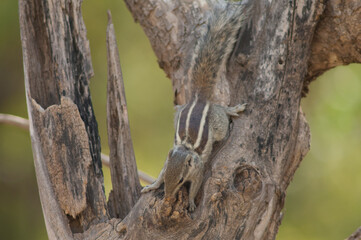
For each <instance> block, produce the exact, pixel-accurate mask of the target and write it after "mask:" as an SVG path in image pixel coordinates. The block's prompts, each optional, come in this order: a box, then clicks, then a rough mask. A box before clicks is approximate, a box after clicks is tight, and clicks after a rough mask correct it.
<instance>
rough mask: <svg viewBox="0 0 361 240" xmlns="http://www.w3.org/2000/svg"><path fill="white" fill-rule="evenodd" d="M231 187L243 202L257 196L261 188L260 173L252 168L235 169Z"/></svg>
mask: <svg viewBox="0 0 361 240" xmlns="http://www.w3.org/2000/svg"><path fill="white" fill-rule="evenodd" d="M233 185H234V187H235V189H236V190H237V191H238V192H239V193H241V194H242V196H243V197H244V198H245V200H251V199H254V198H256V197H257V196H259V195H260V193H261V190H262V187H263V183H262V179H261V176H260V173H259V172H258V170H257V169H256V168H254V167H252V166H242V167H239V168H237V169H236V170H235V172H234V179H233Z"/></svg>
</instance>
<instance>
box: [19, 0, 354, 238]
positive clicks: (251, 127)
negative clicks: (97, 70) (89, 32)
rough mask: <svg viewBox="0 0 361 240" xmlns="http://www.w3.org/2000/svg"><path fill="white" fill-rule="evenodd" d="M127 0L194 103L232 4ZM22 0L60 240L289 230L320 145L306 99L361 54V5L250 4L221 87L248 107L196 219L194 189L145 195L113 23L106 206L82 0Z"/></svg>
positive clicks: (36, 146) (40, 140)
mask: <svg viewBox="0 0 361 240" xmlns="http://www.w3.org/2000/svg"><path fill="white" fill-rule="evenodd" d="M125 2H126V3H127V6H128V8H129V9H130V11H131V12H132V14H133V16H134V18H135V19H136V21H139V23H140V24H141V25H142V27H143V28H144V31H145V33H146V35H147V36H148V38H149V40H150V42H151V45H152V47H153V49H154V51H155V54H156V55H157V57H158V61H159V65H160V67H162V68H163V69H164V71H165V72H166V74H167V75H168V76H169V77H170V78H171V79H172V83H173V91H174V99H175V103H177V104H182V103H184V102H185V101H186V99H187V98H188V97H189V95H190V83H189V82H188V81H187V78H186V77H185V75H186V74H185V73H186V70H187V68H188V67H189V62H190V58H191V53H192V52H193V50H194V47H195V43H196V40H197V39H198V38H199V37H200V36H201V34H202V32H204V30H205V28H206V24H205V23H206V22H207V17H208V16H209V15H210V14H212V9H214V8H224V7H226V5H227V4H230V3H226V2H224V1H216V0H214V1H212V0H208V1H205V0H194V1H193V0H192V1H188V0H186V1H170V0H144V1H137V0H125ZM19 3H20V4H19V8H20V23H21V35H22V45H23V53H24V68H25V82H26V94H27V100H28V109H29V118H30V123H31V137H32V145H33V151H34V161H35V167H36V171H37V172H36V173H37V178H38V184H39V191H40V196H41V201H42V206H43V211H44V217H45V221H46V224H47V231H48V235H49V238H50V239H59V238H61V239H71V238H75V239H171V238H173V239H274V238H275V236H276V233H277V230H278V227H279V225H280V223H281V219H282V213H281V210H282V208H283V205H284V200H285V195H286V189H287V187H288V185H289V183H290V181H291V180H292V177H293V175H294V173H295V171H296V169H297V167H298V166H299V164H300V162H301V161H302V159H303V157H304V156H305V155H306V153H307V152H308V150H309V141H310V133H309V128H308V125H307V122H306V120H305V118H304V115H303V113H302V110H301V108H300V101H301V97H302V95H303V94H304V93H305V92H306V88H307V85H308V83H309V81H310V80H312V79H314V78H315V77H316V76H318V75H319V74H321V73H322V72H323V71H326V70H327V69H329V68H331V67H334V66H337V65H342V64H348V63H351V62H361V59H360V49H361V48H360V41H359V40H360V32H361V30H360V29H361V23H360V22H359V21H358V19H361V12H360V9H361V8H360V3H359V1H356V0H354V1H352V0H343V1H341V0H339V1H338V0H329V1H321V0H316V1H314V0H298V1H266V0H257V1H243V2H242V4H245V5H246V6H245V9H247V12H245V14H247V15H248V21H247V26H246V27H245V28H244V29H243V31H241V32H240V33H239V36H238V42H237V44H236V46H235V47H234V49H233V52H232V56H231V57H230V59H229V60H228V65H227V67H228V68H227V69H228V71H227V78H226V80H225V82H223V83H222V84H218V85H217V87H220V89H219V91H221V92H223V93H224V92H227V93H229V96H226V97H227V99H224V96H222V95H220V97H219V99H218V101H219V102H229V103H230V104H231V105H235V104H238V103H243V102H247V103H248V105H247V109H246V111H245V113H244V114H242V115H241V117H239V118H237V119H235V120H234V121H233V129H232V131H231V133H230V136H229V138H228V139H227V140H226V143H225V144H224V145H223V146H221V147H219V148H218V149H217V152H215V153H214V157H213V158H212V159H211V160H210V163H209V164H208V165H207V169H206V172H205V175H204V180H203V185H202V187H201V190H200V191H199V193H198V196H197V198H196V205H197V208H196V210H195V212H194V213H192V214H190V213H189V212H188V211H187V210H186V209H187V202H188V201H187V189H186V188H182V189H181V191H180V192H179V193H178V197H177V199H176V201H175V202H174V203H170V202H166V201H164V199H163V190H162V189H160V190H157V191H155V192H151V193H148V194H144V195H142V196H141V197H140V199H139V200H138V202H136V200H137V198H138V196H139V182H138V180H137V176H136V166H135V162H134V154H133V150H132V145H131V140H130V133H129V128H128V122H127V116H126V105H125V97H124V92H123V90H122V86H121V85H122V84H121V72H120V66H119V62H118V55H117V49H116V47H115V38H114V32H113V30H112V26H111V25H110V27H109V29H111V30H109V31H108V44H109V50H108V51H109V52H108V62H109V78H110V80H109V86H114V87H110V88H112V89H110V90H109V91H108V94H109V96H108V97H109V99H111V100H109V103H110V104H109V105H108V110H109V111H108V127H109V129H108V131H109V139H110V141H109V142H110V148H111V159H113V160H111V161H112V163H111V166H110V167H111V171H112V181H113V187H114V188H115V189H114V192H113V194H112V196H111V197H110V198H111V203H110V204H109V205H108V206H106V202H105V197H104V193H103V190H102V180H103V179H102V174H101V168H100V145H99V137H98V133H97V127H96V121H95V117H94V114H93V111H92V108H91V101H90V94H89V89H88V80H89V78H90V76H91V75H92V70H91V69H92V68H91V62H90V57H89V56H90V54H89V46H88V42H87V39H86V37H85V27H84V24H83V21H82V18H81V11H80V0H62V1H55V0H46V1H41V0H29V1H24V0H20V1H19ZM233 4H234V3H233ZM325 9H326V10H325ZM324 10H325V11H324ZM332 26H333V27H332ZM332 28H334V29H336V30H333V29H332ZM346 30H347V31H346ZM331 34H332V37H331ZM330 38H332V39H330ZM328 49H330V50H328ZM335 59H336V61H335ZM127 181H129V182H127ZM135 202H136V203H135ZM134 203H135V205H134V206H133V204H134ZM119 204H120V205H119ZM132 206H133V207H132ZM109 215H110V216H111V217H120V218H111V217H109Z"/></svg>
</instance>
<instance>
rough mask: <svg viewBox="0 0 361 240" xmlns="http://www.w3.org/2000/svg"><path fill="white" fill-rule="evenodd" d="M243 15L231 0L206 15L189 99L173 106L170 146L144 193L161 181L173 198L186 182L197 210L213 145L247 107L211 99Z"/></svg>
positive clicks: (191, 208)
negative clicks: (196, 198) (161, 165)
mask: <svg viewBox="0 0 361 240" xmlns="http://www.w3.org/2000/svg"><path fill="white" fill-rule="evenodd" d="M229 8H230V9H229ZM244 18H245V17H244V13H243V7H242V5H239V4H237V5H236V4H229V5H228V7H227V8H226V9H224V10H220V11H218V10H216V11H215V13H213V14H212V16H211V17H210V19H209V21H208V22H209V23H208V25H207V31H206V33H205V34H204V35H203V37H201V38H200V40H199V42H198V43H197V46H196V48H195V51H194V55H193V57H192V60H191V63H190V67H189V69H188V74H187V76H188V78H189V79H188V80H190V81H191V89H192V90H193V91H192V94H191V96H192V98H191V99H190V101H188V103H186V104H184V105H182V106H177V112H176V115H175V128H176V132H175V139H174V146H173V148H172V149H171V150H170V151H169V154H168V157H167V160H166V161H165V164H164V167H163V169H162V170H161V172H160V174H159V176H158V178H157V180H156V181H155V182H154V183H153V184H151V185H148V186H146V187H144V188H143V189H142V193H146V192H149V191H151V190H155V189H158V188H159V187H160V186H161V185H162V183H163V182H164V191H165V198H168V197H175V194H176V193H177V192H178V191H179V189H180V188H181V186H183V184H184V183H186V182H189V183H190V187H189V205H188V210H189V212H193V211H194V210H195V208H196V205H195V203H194V198H195V197H196V195H197V193H198V190H199V188H200V186H201V184H202V182H203V172H204V166H205V163H206V162H207V161H208V159H209V157H210V154H211V152H212V148H213V144H214V142H216V141H222V140H224V139H225V138H226V136H227V134H228V132H229V124H230V117H235V116H238V113H239V112H242V111H244V110H245V107H246V104H239V105H236V106H234V107H226V106H221V105H217V104H215V103H213V102H211V99H212V94H213V91H214V88H215V85H216V83H217V81H218V80H219V78H220V76H221V74H224V73H225V70H226V63H227V60H228V58H229V56H230V53H231V52H232V49H233V47H234V45H235V42H236V37H237V33H238V32H239V30H240V29H241V28H242V26H243V22H244Z"/></svg>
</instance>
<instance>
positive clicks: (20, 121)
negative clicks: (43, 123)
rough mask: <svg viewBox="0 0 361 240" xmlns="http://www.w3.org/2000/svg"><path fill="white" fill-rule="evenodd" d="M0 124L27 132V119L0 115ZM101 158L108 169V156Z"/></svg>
mask: <svg viewBox="0 0 361 240" xmlns="http://www.w3.org/2000/svg"><path fill="white" fill-rule="evenodd" d="M0 123H2V124H8V125H13V126H16V127H18V128H21V129H24V130H29V120H28V119H26V118H22V117H19V116H15V115H11V114H4V113H0ZM101 158H102V163H103V165H104V166H107V167H109V156H108V155H106V154H104V153H102V154H101ZM138 175H139V179H140V180H141V181H143V182H144V183H146V184H151V183H152V182H154V181H155V179H154V178H153V177H151V176H149V175H148V174H146V173H145V172H142V171H140V170H138Z"/></svg>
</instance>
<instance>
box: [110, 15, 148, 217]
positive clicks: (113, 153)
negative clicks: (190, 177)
mask: <svg viewBox="0 0 361 240" xmlns="http://www.w3.org/2000/svg"><path fill="white" fill-rule="evenodd" d="M108 18H109V23H108V29H107V49H108V103H107V119H108V138H109V141H108V142H109V149H110V156H109V158H110V171H111V177H112V185H113V190H112V191H111V192H110V194H109V202H108V208H109V213H110V215H111V216H112V217H117V218H124V217H125V216H126V215H127V214H128V212H129V211H130V209H131V208H132V207H133V206H134V204H135V203H136V202H137V200H138V199H139V196H140V189H141V186H140V183H139V178H138V173H137V165H136V162H135V156H134V150H133V143H132V138H131V136H130V128H129V120H128V110H127V103H126V100H125V91H124V83H123V77H122V71H121V68H120V62H119V54H118V47H117V43H116V39H115V32H114V25H113V23H112V19H111V15H110V12H108ZM124 193H127V194H124Z"/></svg>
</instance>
